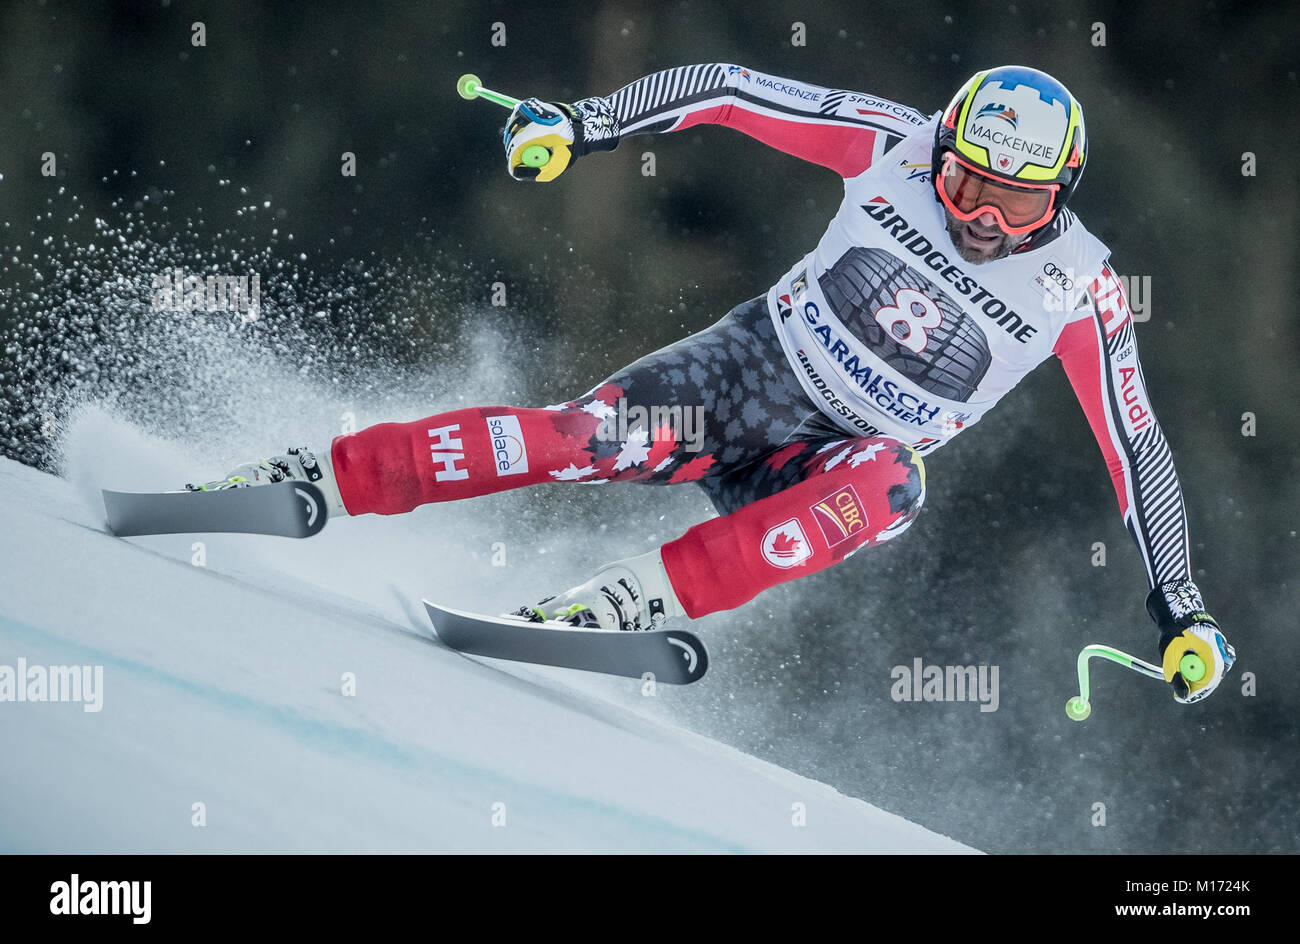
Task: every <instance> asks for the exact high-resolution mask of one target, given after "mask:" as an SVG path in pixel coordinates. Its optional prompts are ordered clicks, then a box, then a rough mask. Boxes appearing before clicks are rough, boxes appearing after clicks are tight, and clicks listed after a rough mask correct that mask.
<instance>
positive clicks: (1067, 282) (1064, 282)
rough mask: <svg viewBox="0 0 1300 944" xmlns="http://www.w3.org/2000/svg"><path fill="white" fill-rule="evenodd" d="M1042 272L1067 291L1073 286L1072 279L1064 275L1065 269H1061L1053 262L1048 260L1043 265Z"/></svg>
mask: <svg viewBox="0 0 1300 944" xmlns="http://www.w3.org/2000/svg"><path fill="white" fill-rule="evenodd" d="M1043 274H1044V275H1046V276H1047V277H1048V278H1049V279H1051V280H1052V281H1053V282H1055V283H1056V284H1057V285H1059V286H1061V288H1063V289H1065V290H1066V291H1067V292H1068V291H1069V290H1070V289H1072V288H1074V279H1072V278H1070V277H1069V276H1068V275H1066V274H1065V270H1064V269H1062V268H1061V267H1060V266H1058V265H1057V264H1056V263H1055V262H1049V263H1047V264H1046V265H1045V266H1043Z"/></svg>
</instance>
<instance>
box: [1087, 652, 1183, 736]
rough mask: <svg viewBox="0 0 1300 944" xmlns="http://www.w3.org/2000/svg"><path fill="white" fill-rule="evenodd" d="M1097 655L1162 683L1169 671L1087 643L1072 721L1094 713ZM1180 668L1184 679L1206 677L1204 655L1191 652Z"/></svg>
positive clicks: (1134, 657) (1124, 653) (1122, 653)
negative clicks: (1091, 696) (1091, 670)
mask: <svg viewBox="0 0 1300 944" xmlns="http://www.w3.org/2000/svg"><path fill="white" fill-rule="evenodd" d="M1093 657H1097V658H1102V659H1108V660H1110V661H1111V662H1117V663H1119V664H1120V665H1122V666H1124V667H1126V668H1130V669H1132V670H1133V671H1134V672H1137V673H1138V674H1140V675H1145V676H1146V677H1147V678H1153V679H1159V680H1160V681H1162V682H1163V681H1164V680H1165V673H1164V672H1163V671H1162V670H1161V668H1160V667H1159V666H1156V665H1152V664H1151V663H1150V662H1143V661H1142V660H1141V659H1139V658H1138V657H1137V656H1131V655H1129V654H1128V653H1127V652H1121V651H1120V650H1118V649H1112V648H1111V647H1110V646H1100V645H1092V646H1084V647H1083V649H1082V651H1080V653H1079V694H1078V695H1076V696H1075V697H1074V698H1071V699H1070V700H1069V701H1068V702H1066V703H1065V713H1066V714H1067V715H1069V716H1070V719H1071V720H1072V721H1083V720H1084V719H1085V718H1087V717H1088V715H1090V714H1092V705H1091V703H1089V701H1088V660H1089V659H1092V658H1093ZM1178 671H1180V672H1181V673H1182V674H1183V678H1185V679H1187V680H1189V681H1192V682H1197V681H1200V680H1201V679H1202V678H1204V677H1205V663H1204V662H1202V661H1201V657H1200V656H1198V655H1196V654H1195V653H1191V652H1189V653H1187V654H1186V655H1184V656H1183V658H1182V660H1181V661H1180V662H1179V663H1178Z"/></svg>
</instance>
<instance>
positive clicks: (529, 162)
mask: <svg viewBox="0 0 1300 944" xmlns="http://www.w3.org/2000/svg"><path fill="white" fill-rule="evenodd" d="M456 91H457V93H459V94H460V97H461V98H463V99H465V100H467V101H473V100H474V99H476V98H485V99H487V100H488V101H489V102H492V103H494V104H497V105H500V106H501V107H502V108H514V107H515V106H516V105H518V104H519V99H517V98H511V97H510V96H509V95H502V94H501V93H500V92H494V91H492V90H491V89H487V88H484V87H483V86H482V85H481V84H479V78H478V76H477V75H474V74H473V73H470V72H466V73H465V74H464V75H462V76H461V77H460V78H459V79H457V80H456ZM521 159H522V160H523V162H524V164H525V166H528V167H545V166H546V165H547V164H548V163H549V162H550V160H551V151H550V149H549V148H546V147H543V146H542V145H540V144H533V145H529V146H528V147H526V148H524V153H523V154H522V155H521Z"/></svg>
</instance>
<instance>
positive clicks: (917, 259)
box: [204, 63, 1235, 703]
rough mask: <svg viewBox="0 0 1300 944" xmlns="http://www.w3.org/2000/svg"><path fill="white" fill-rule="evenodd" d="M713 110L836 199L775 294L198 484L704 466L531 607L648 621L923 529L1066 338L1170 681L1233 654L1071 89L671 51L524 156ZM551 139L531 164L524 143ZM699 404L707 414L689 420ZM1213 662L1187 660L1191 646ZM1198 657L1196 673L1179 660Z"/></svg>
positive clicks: (532, 113)
mask: <svg viewBox="0 0 1300 944" xmlns="http://www.w3.org/2000/svg"><path fill="white" fill-rule="evenodd" d="M700 124H718V125H724V126H726V127H730V128H734V129H737V130H739V131H742V132H744V133H745V134H748V135H750V136H752V137H754V138H757V139H758V140H760V141H763V142H765V143H767V144H769V145H771V146H773V147H776V148H779V149H780V150H782V151H785V152H787V153H789V154H792V155H794V156H796V157H799V158H802V159H804V160H807V161H811V162H813V163H815V164H820V165H822V166H824V167H828V168H830V169H832V170H834V171H835V172H836V173H838V174H839V175H840V176H841V177H842V178H843V179H844V188H845V196H844V201H843V203H842V204H841V205H840V207H839V210H838V211H837V213H836V215H835V217H834V219H833V220H832V221H831V223H830V226H829V228H828V229H827V231H826V233H825V235H824V236H823V237H822V238H821V241H820V243H819V244H818V246H817V248H816V249H814V250H813V251H812V252H810V253H809V254H808V255H806V256H805V257H803V258H802V259H800V260H799V261H798V262H796V263H795V264H794V265H793V266H792V267H791V268H790V269H789V271H788V272H787V273H786V274H785V275H783V276H782V277H781V278H780V279H779V280H778V281H777V283H776V284H775V285H774V286H772V288H771V289H770V290H769V291H768V292H767V293H766V295H764V296H760V297H758V298H755V299H753V300H751V301H749V302H746V303H744V304H742V305H739V306H738V307H736V308H735V309H733V310H732V311H731V312H730V313H728V314H727V315H726V316H725V317H723V318H722V319H721V320H720V321H718V322H716V323H715V324H714V325H712V326H711V327H709V328H706V329H705V330H703V331H700V332H699V333H697V334H694V335H692V336H690V337H688V338H686V339H684V340H681V341H678V342H677V343H675V344H672V345H669V346H668V347H666V348H663V349H662V350H659V351H656V352H654V353H652V354H648V355H646V356H645V357H642V358H641V359H640V360H638V361H636V362H635V363H633V364H632V365H630V366H628V367H625V368H624V369H622V370H620V371H618V372H617V373H615V374H614V375H613V376H611V377H609V378H608V379H607V380H605V381H604V382H602V383H600V384H597V385H596V386H595V387H594V388H592V389H591V390H590V391H588V392H587V393H586V394H584V395H583V396H581V397H578V398H577V399H575V400H570V401H567V402H564V403H560V404H556V405H551V406H546V407H543V408H537V409H527V408H518V407H507V406H487V407H473V408H468V409H459V410H452V411H450V412H446V413H440V414H437V415H435V416H431V417H428V418H426V419H422V420H419V421H416V422H411V423H383V424H380V425H377V426H372V427H370V428H368V429H365V430H362V431H360V432H357V433H352V434H349V435H344V436H339V437H337V438H336V439H334V440H333V442H332V443H331V445H330V447H329V448H328V449H327V450H325V451H324V452H317V453H312V452H311V451H309V450H307V449H290V450H289V451H288V453H287V454H285V455H282V456H275V457H273V458H270V459H264V460H261V461H259V462H254V463H248V464H246V465H243V466H240V467H239V468H237V469H235V470H234V471H233V472H232V473H231V474H230V475H229V476H228V477H227V478H226V479H223V480H221V481H219V482H214V483H211V484H210V485H208V486H204V487H205V488H227V487H237V486H246V485H257V484H263V483H267V482H275V481H281V480H284V479H286V478H287V479H307V480H310V481H314V482H316V484H317V485H319V486H321V488H322V490H323V491H324V492H325V494H326V495H327V497H328V501H329V504H330V513H331V514H337V515H346V514H351V515H358V514H366V513H373V514H400V513H403V512H406V511H410V510H411V509H412V508H414V507H416V506H417V505H421V504H424V503H427V502H439V501H454V500H457V499H461V498H470V497H472V496H476V495H484V494H488V493H492V492H499V491H503V490H505V489H511V488H519V487H521V486H525V485H533V484H537V483H541V482H578V483H585V484H596V483H605V482H640V483H645V484H675V483H678V482H695V483H698V484H699V485H700V486H702V487H703V488H704V490H705V491H706V492H707V493H708V495H709V497H710V499H711V500H712V502H713V504H714V505H715V506H716V507H717V509H718V511H719V512H720V517H717V518H714V519H711V520H708V521H705V522H703V523H700V524H697V525H695V526H694V527H692V528H690V529H689V530H688V531H687V532H686V533H685V534H683V535H682V536H681V537H679V538H677V539H676V540H673V541H669V542H668V543H666V544H664V545H662V546H661V547H659V548H657V549H655V550H653V551H651V552H649V553H646V554H641V555H639V556H635V557H631V558H628V559H626V560H621V561H617V562H614V563H610V564H606V565H605V566H603V567H601V568H600V569H599V571H598V572H597V573H596V574H595V575H594V576H593V577H592V578H591V579H589V580H587V581H586V582H585V583H582V584H580V585H578V586H576V587H573V588H572V589H570V590H567V591H565V592H563V593H560V594H558V595H556V596H553V597H549V598H547V599H545V600H543V601H541V603H539V604H537V605H536V606H524V607H521V608H520V609H519V610H518V611H517V613H516V614H514V615H518V616H519V617H521V618H525V619H531V620H538V621H540V620H542V619H544V618H553V619H562V620H565V621H567V622H569V623H572V624H573V625H576V626H582V627H588V626H590V627H602V628H606V629H624V630H639V629H647V628H655V627H658V626H660V625H662V623H663V622H664V621H665V620H667V619H669V618H672V617H679V616H687V617H691V618H697V617H700V616H703V615H704V614H706V613H712V612H715V611H718V610H725V609H730V608H733V607H737V606H740V605H741V604H743V603H745V602H746V601H748V600H750V599H752V598H753V597H754V596H755V595H757V594H758V593H760V592H762V591H763V590H764V589H766V588H768V587H772V586H774V585H776V584H779V583H783V582H785V581H788V580H793V579H795V578H797V577H801V576H804V575H806V574H811V573H814V572H816V571H819V570H823V569H825V568H826V567H829V566H831V565H832V564H834V563H836V562H838V561H840V560H843V559H844V558H846V557H849V556H850V555H852V554H853V553H855V552H856V551H858V550H860V549H861V548H862V547H865V546H868V545H876V544H880V543H882V542H884V541H887V540H891V539H892V538H895V537H897V536H898V535H899V534H901V533H902V532H903V531H905V530H906V529H907V528H908V526H909V525H910V524H911V523H912V521H913V520H914V519H915V518H916V516H917V513H918V512H919V511H920V508H921V505H922V503H923V502H924V500H925V467H924V465H923V462H922V456H923V455H925V454H927V453H930V452H932V451H934V450H935V449H938V448H939V447H940V446H942V445H943V444H944V443H946V442H948V441H949V440H950V439H951V438H952V437H953V436H955V435H957V434H959V433H961V432H963V431H965V430H967V429H969V428H970V427H971V426H973V425H975V423H977V422H978V421H979V420H980V418H981V417H982V416H983V415H984V414H985V413H986V412H988V410H989V409H991V408H992V407H993V405H994V404H995V403H997V402H998V401H999V400H1000V399H1001V398H1002V396H1003V395H1004V394H1006V393H1007V392H1008V391H1010V390H1011V388H1012V387H1014V386H1015V385H1016V384H1017V383H1018V382H1019V381H1020V379H1021V378H1022V377H1024V376H1025V374H1027V373H1028V372H1029V371H1031V370H1033V369H1034V368H1035V367H1036V366H1037V365H1038V364H1040V363H1042V362H1043V361H1044V360H1046V359H1047V358H1048V356H1050V355H1053V354H1054V355H1056V357H1057V358H1059V359H1060V361H1061V363H1062V365H1063V366H1064V368H1065V371H1066V374H1067V375H1068V377H1069V380H1070V383H1071V385H1072V387H1073V389H1074V392H1075V394H1076V396H1077V397H1078V400H1079V402H1080V403H1081V404H1082V406H1083V410H1084V413H1085V414H1086V416H1087V419H1088V422H1089V424H1090V425H1091V428H1092V431H1093V433H1094V435H1095V437H1096V439H1097V442H1098V443H1099V444H1100V446H1101V451H1102V454H1103V456H1104V458H1105V460H1106V465H1107V467H1108V469H1109V471H1110V475H1111V478H1112V480H1113V483H1114V486H1115V490H1116V492H1117V494H1118V497H1119V504H1120V510H1121V513H1122V515H1123V518H1124V522H1125V525H1126V526H1127V528H1128V530H1129V532H1130V534H1131V535H1132V537H1133V539H1134V540H1135V542H1136V544H1137V546H1138V549H1139V551H1140V552H1141V556H1142V560H1143V563H1144V564H1145V566H1146V575H1147V581H1148V585H1149V587H1150V591H1149V593H1148V595H1147V599H1146V609H1147V611H1148V612H1149V613H1150V615H1151V617H1152V618H1153V619H1154V620H1155V622H1156V624H1157V627H1158V629H1159V632H1160V636H1159V642H1158V646H1159V651H1160V653H1161V656H1162V663H1163V668H1164V676H1165V679H1166V681H1168V682H1169V683H1170V685H1171V686H1172V689H1173V692H1174V697H1175V699H1176V700H1178V701H1179V702H1183V703H1190V702H1194V701H1197V700H1199V699H1201V698H1203V697H1205V696H1206V695H1208V694H1210V693H1211V692H1212V691H1214V689H1215V688H1216V687H1217V686H1218V684H1219V682H1220V680H1221V679H1222V678H1223V675H1224V673H1225V672H1226V671H1227V670H1228V669H1229V668H1230V667H1231V665H1232V663H1233V660H1234V658H1235V653H1234V651H1233V649H1232V647H1231V646H1230V645H1229V644H1228V643H1227V641H1226V639H1225V638H1224V636H1223V633H1222V632H1221V631H1220V630H1219V627H1218V625H1217V624H1216V622H1215V621H1214V619H1213V618H1211V616H1210V615H1209V614H1208V613H1207V612H1206V611H1205V607H1204V605H1203V603H1202V600H1201V594H1200V592H1199V590H1198V589H1197V587H1196V585H1195V584H1194V583H1193V582H1192V580H1191V566H1190V563H1189V550H1188V537H1187V524H1186V520H1185V517H1184V512H1183V499H1182V493H1181V490H1180V488H1179V483H1178V479H1177V476H1176V474H1175V471H1174V465H1173V460H1172V458H1171V455H1170V450H1169V445H1168V443H1167V442H1166V440H1165V436H1164V434H1163V432H1162V431H1161V427H1160V425H1159V423H1158V422H1157V421H1156V417H1155V414H1154V412H1153V411H1152V408H1151V403H1150V400H1149V399H1148V396H1147V392H1146V388H1145V385H1144V382H1143V379H1142V371H1141V367H1140V366H1139V363H1138V355H1137V346H1136V338H1135V335H1134V331H1133V319H1132V316H1131V312H1130V310H1129V308H1128V304H1127V301H1126V299H1125V296H1124V290H1123V288H1122V286H1121V284H1120V281H1119V280H1118V278H1117V276H1116V275H1115V273H1114V271H1113V270H1112V269H1111V267H1110V264H1109V261H1108V258H1109V250H1108V249H1107V248H1106V246H1104V245H1103V244H1102V243H1101V242H1100V241H1099V240H1097V238H1096V237H1094V236H1093V235H1092V234H1091V233H1089V232H1088V230H1087V229H1085V228H1084V226H1083V224H1082V223H1081V222H1080V221H1079V219H1078V217H1077V216H1075V214H1074V213H1072V212H1071V211H1070V210H1068V209H1067V208H1066V203H1067V202H1068V201H1069V198H1070V195H1071V194H1072V193H1073V192H1074V190H1075V188H1076V187H1077V186H1078V183H1079V178H1080V175H1081V174H1082V173H1083V168H1084V164H1085V162H1086V158H1087V137H1086V134H1085V129H1084V121H1083V113H1082V110H1081V108H1080V106H1079V103H1078V102H1077V101H1076V100H1075V99H1074V97H1073V96H1072V95H1071V94H1070V93H1069V91H1067V90H1066V88H1065V87H1064V86H1063V85H1062V84H1061V83H1060V82H1058V81H1056V80H1055V79H1053V78H1052V77H1051V76H1049V75H1046V74H1044V73H1042V72H1039V71H1037V70H1035V69H1030V68H1026V67H1021V66H1003V67H999V68H995V69H990V70H986V71H983V72H979V73H977V74H976V75H975V76H973V77H972V78H971V79H970V80H969V81H968V82H967V83H966V84H965V85H963V86H962V88H961V89H960V90H959V91H958V92H957V94H956V95H955V96H954V97H953V99H952V101H951V102H950V103H949V104H948V106H947V108H945V109H944V110H943V111H942V112H937V113H935V114H934V115H931V116H929V117H926V116H925V115H923V114H921V113H920V112H918V111H915V110H913V109H911V108H907V107H904V106H903V105H899V104H897V103H895V102H892V101H889V100H886V99H883V98H880V97H878V96H874V95H865V94H860V93H857V92H852V91H847V90H843V89H828V88H821V87H818V86H813V85H808V84H805V83H803V82H799V81H794V80H790V79H782V78H778V77H775V76H770V75H766V74H764V73H762V72H759V71H757V70H754V69H747V68H743V67H741V66H737V65H728V64H719V63H713V64H702V65H693V66H686V67H681V68H674V69H668V70H666V71H663V72H658V73H655V74H653V75H650V76H647V77H645V78H642V79H639V80H637V81H635V82H633V83H631V84H630V85H628V86H626V87H624V88H622V89H620V90H619V91H617V92H615V93H614V94H613V95H610V96H609V97H593V98H587V99H583V100H581V101H579V102H576V103H573V104H561V103H550V102H545V101H541V100H539V99H536V98H531V99H528V100H526V101H523V102H521V103H520V104H519V105H518V106H517V107H515V108H514V110H513V111H512V112H511V115H510V118H509V121H508V123H507V125H506V128H505V130H504V142H505V151H506V156H507V162H508V167H509V171H510V173H511V175H512V176H514V177H515V178H517V179H520V180H533V181H538V182H546V181H551V180H554V179H555V178H556V177H558V176H559V175H560V174H561V173H563V172H564V171H565V170H566V169H567V168H568V167H569V166H570V165H571V164H572V163H573V162H574V161H576V160H577V159H578V158H579V157H582V156H585V155H587V154H591V153H593V152H596V151H609V150H613V149H614V148H615V147H617V145H618V143H619V142H620V141H621V140H622V139H623V138H626V137H630V136H632V135H637V134H650V133H663V132H672V131H680V130H682V129H685V128H690V127H693V126H696V125H700ZM535 145H540V146H543V147H545V148H547V149H548V150H549V151H550V152H551V158H550V160H549V162H547V163H546V164H545V165H544V166H542V167H541V168H537V167H532V166H527V165H526V164H525V162H524V160H523V152H524V150H525V149H526V148H529V147H531V146H535ZM692 410H697V411H699V412H700V413H702V416H703V429H702V430H697V431H696V433H697V434H698V435H688V433H690V431H689V430H687V429H686V428H685V427H686V426H687V425H688V424H687V423H686V422H685V419H686V418H688V417H689V416H693V415H697V414H695V413H692V412H691V411H692ZM1189 652H1190V653H1195V654H1196V655H1197V656H1199V657H1200V659H1201V660H1202V662H1203V664H1204V666H1205V672H1204V674H1203V676H1201V677H1197V678H1185V677H1184V673H1183V672H1182V671H1180V660H1182V658H1183V657H1184V655H1186V654H1187V653H1189ZM1188 674H1191V673H1188Z"/></svg>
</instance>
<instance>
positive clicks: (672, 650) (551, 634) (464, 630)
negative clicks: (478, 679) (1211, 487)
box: [423, 600, 709, 685]
mask: <svg viewBox="0 0 1300 944" xmlns="http://www.w3.org/2000/svg"><path fill="white" fill-rule="evenodd" d="M423 602H424V608H425V609H426V610H427V611H428V613H429V619H430V621H432V623H433V628H434V631H435V632H437V634H438V638H439V639H441V640H442V641H443V642H445V643H446V644H447V645H448V646H450V647H451V648H453V649H456V650H458V651H460V652H467V653H470V654H472V655H477V656H490V657H491V658H494V659H509V660H510V661H511V662H531V663H534V664H536V665H555V666H560V667H562V668H566V669H582V670H584V671H587V672H603V673H605V674H606V675H625V676H627V677H629V678H642V677H644V676H645V675H646V674H647V673H649V674H651V675H653V676H654V679H655V681H656V682H668V683H671V684H673V685H686V684H689V683H690V682H697V681H699V680H700V679H701V678H703V677H704V673H705V672H706V671H708V668H709V653H708V650H706V649H705V648H704V643H703V642H701V641H700V639H699V637H698V636H696V635H695V634H694V633H691V632H687V631H686V630H682V629H656V630H647V631H645V632H623V631H620V630H610V629H576V628H575V627H573V626H570V625H569V624H567V623H561V622H557V621H547V622H545V623H526V622H524V621H523V620H517V619H508V618H505V617H496V616H481V615H479V614H477V613H466V612H464V611H462V610H453V609H450V608H449V607H445V606H438V605H437V604H435V603H430V602H429V601H428V600H425V601H423Z"/></svg>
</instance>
